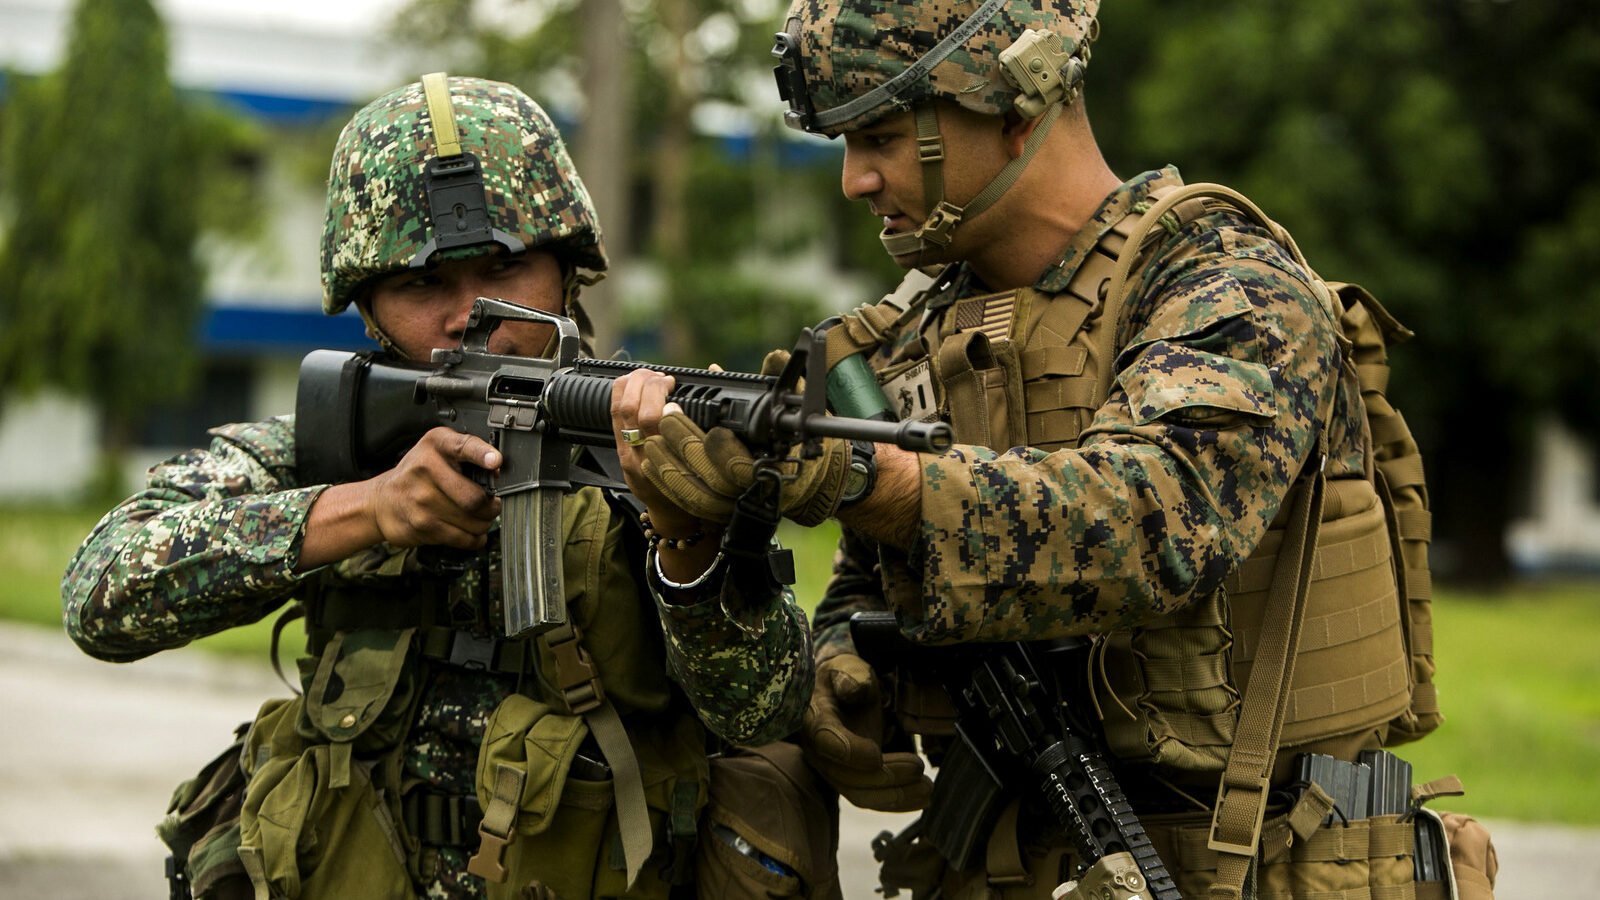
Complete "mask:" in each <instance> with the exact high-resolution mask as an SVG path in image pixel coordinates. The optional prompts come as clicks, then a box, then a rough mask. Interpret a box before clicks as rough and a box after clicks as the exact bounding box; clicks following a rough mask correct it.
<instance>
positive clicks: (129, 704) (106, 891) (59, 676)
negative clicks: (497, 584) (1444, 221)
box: [0, 623, 1600, 900]
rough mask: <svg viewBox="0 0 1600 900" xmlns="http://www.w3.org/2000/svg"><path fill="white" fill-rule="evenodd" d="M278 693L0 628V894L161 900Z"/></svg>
mask: <svg viewBox="0 0 1600 900" xmlns="http://www.w3.org/2000/svg"><path fill="white" fill-rule="evenodd" d="M283 692H284V687H283V685H281V684H279V683H278V681H277V679H276V677H275V676H274V675H273V674H272V673H271V672H270V670H269V669H268V668H267V666H266V665H265V663H263V664H261V665H260V666H253V665H244V664H240V663H227V662H221V661H218V660H215V659H213V658H211V657H209V656H207V655H205V654H203V653H200V652H198V651H187V650H185V651H177V652H173V653H165V654H161V655H159V656H156V657H153V658H151V659H148V660H143V661H141V662H139V663H136V664H134V665H123V666H116V665H110V664H107V663H100V662H96V661H94V660H92V659H89V658H88V657H86V656H84V655H83V654H81V653H79V652H78V650H77V649H76V648H75V647H73V646H72V645H71V643H70V642H68V641H67V639H66V638H65V637H64V636H62V635H61V634H60V633H59V632H55V631H53V630H49V629H41V628H30V627H26V626H17V625H11V624H6V623H0V900H9V898H17V900H21V898H29V900H91V898H92V900H165V898H166V896H167V894H166V885H165V880H164V879H163V878H162V876H161V860H162V858H163V857H164V856H165V853H164V848H163V847H162V845H161V843H160V841H158V840H157V839H156V837H155V832H154V830H153V829H154V824H155V822H156V820H158V819H159V818H160V816H161V813H162V811H163V810H164V809H165V808H166V802H167V798H168V797H169V796H170V795H171V792H172V788H173V786H174V785H176V784H177V783H178V782H179V781H180V780H182V779H183V778H186V777H188V776H189V775H190V774H192V773H193V772H194V771H195V770H196V769H198V768H199V767H200V765H202V764H203V763H204V762H205V761H206V760H207V759H209V758H210V756H211V755H213V754H214V753H215V752H217V751H218V750H220V749H221V747H222V746H223V743H224V741H225V740H226V738H227V735H228V734H229V732H230V731H231V730H232V728H233V727H234V726H235V725H237V724H238V723H239V722H241V721H243V720H244V719H247V718H250V717H251V714H252V713H253V711H254V710H255V709H256V707H257V706H259V705H260V703H261V701H262V700H264V699H266V698H268V697H273V696H279V695H281V694H282V693H283ZM906 821H908V817H905V816H891V815H885V814H878V813H866V812H860V811H855V810H852V811H849V812H847V813H846V816H845V821H844V835H845V836H844V841H843V847H842V849H841V851H840V864H841V870H842V871H843V872H844V873H845V874H844V877H845V896H846V898H848V900H870V898H872V897H874V894H873V891H872V888H873V887H874V886H875V885H876V866H875V864H874V863H873V862H872V856H871V853H870V851H869V850H868V849H867V842H868V841H869V840H870V839H871V837H872V835H874V834H876V833H878V832H879V831H881V830H883V829H885V828H890V829H897V828H899V827H901V826H902V825H903V824H904V823H905V822H906ZM1491 828H1492V830H1493V831H1494V835H1495V844H1496V847H1497V848H1498V850H1499V854H1500V865H1501V877H1500V886H1499V890H1498V891H1497V892H1496V895H1497V897H1498V898H1499V900H1545V898H1551V897H1561V898H1569V900H1600V829H1568V828H1557V827H1546V826H1529V825H1522V824H1512V823H1506V822H1498V823H1491Z"/></svg>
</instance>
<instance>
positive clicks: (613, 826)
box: [468, 694, 707, 898]
mask: <svg viewBox="0 0 1600 900" xmlns="http://www.w3.org/2000/svg"><path fill="white" fill-rule="evenodd" d="M588 735H589V726H588V724H587V723H586V722H585V721H584V719H583V717H582V716H574V715H566V714H564V713H562V712H559V711H557V710H556V709H555V708H554V707H552V706H549V705H547V704H544V703H540V702H538V701H536V700H533V699H531V698H529V697H527V696H524V695H521V694H513V695H511V696H509V697H507V698H506V699H505V700H504V701H502V702H501V704H500V706H499V707H497V708H496V709H495V711H494V714H493V715H492V716H491V717H490V719H489V724H488V727H487V729H486V730H485V732H484V739H483V744H482V747H481V748H480V750H479V755H478V772H477V782H478V785H477V793H478V801H479V803H480V804H481V805H482V807H483V822H482V824H481V825H480V826H479V835H480V837H481V844H480V846H479V848H478V852H477V854H476V855H475V856H474V857H473V858H472V861H471V863H470V864H469V866H468V871H470V872H472V873H473V874H476V875H479V876H481V877H483V878H484V879H485V880H486V881H487V882H488V885H487V886H488V894H487V896H489V897H491V898H498V897H505V898H521V897H523V896H526V895H525V894H524V889H525V888H530V887H531V888H535V889H536V891H535V893H534V896H542V895H540V894H538V893H537V890H540V889H542V890H547V891H552V892H554V894H555V896H558V897H591V896H616V897H622V896H627V897H651V898H665V897H667V896H668V894H669V892H670V889H671V881H672V880H673V871H672V870H673V869H674V862H675V861H677V860H678V859H679V858H682V862H681V863H680V866H681V868H682V869H683V870H684V872H685V877H687V871H688V867H689V865H690V864H689V862H688V861H687V860H688V858H690V857H687V856H686V854H692V851H693V842H694V840H695V832H696V828H697V820H698V818H699V811H700V809H701V808H702V807H703V806H704V805H705V801H706V782H707V777H706V774H705V771H706V761H705V756H704V749H703V747H702V745H701V744H702V742H703V739H704V738H703V732H701V731H700V730H699V726H698V725H697V724H696V723H695V722H694V720H693V719H690V718H688V717H678V727H677V728H676V729H673V728H671V727H667V728H663V729H653V728H649V727H643V726H641V725H639V724H638V723H635V724H634V725H633V726H631V727H630V729H629V737H630V738H631V740H632V743H633V746H634V748H635V750H636V751H637V753H638V761H639V767H640V771H641V775H642V777H643V780H644V789H645V803H646V806H647V808H648V812H649V818H650V830H651V834H652V835H654V836H655V851H654V852H653V853H652V854H651V855H650V857H649V859H648V861H647V862H646V863H645V866H644V869H643V872H642V874H641V875H640V876H639V879H638V881H637V882H636V883H635V884H634V885H633V886H632V887H631V888H630V887H629V885H628V883H627V875H626V872H625V871H624V860H623V851H622V841H621V837H620V835H621V827H620V825H619V822H618V818H617V811H616V797H615V788H614V779H613V778H612V776H611V772H610V769H609V768H608V766H607V764H606V762H605V760H604V759H601V758H598V757H599V754H598V753H597V752H595V750H594V744H593V742H588V743H586V742H585V738H587V737H588Z"/></svg>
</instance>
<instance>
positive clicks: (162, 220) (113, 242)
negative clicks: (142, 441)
mask: <svg viewBox="0 0 1600 900" xmlns="http://www.w3.org/2000/svg"><path fill="white" fill-rule="evenodd" d="M10 81H11V83H12V84H14V85H15V91H14V93H13V95H12V97H11V99H10V102H9V103H8V104H7V106H6V109H5V126H4V131H3V137H4V147H3V151H4V152H3V153H0V160H3V165H4V180H3V186H4V189H5V191H6V196H7V198H8V204H7V205H8V207H9V212H10V214H11V215H10V222H9V228H8V230H7V231H6V233H5V237H4V243H3V245H0V285H4V286H5V287H4V289H3V290H0V389H24V390H26V389H32V388H37V387H39V386H42V385H44V384H55V385H59V386H61V387H63V388H66V389H67V390H68V391H70V392H73V393H76V394H80V395H83V396H86V397H88V398H90V399H91V400H93V401H94V402H95V403H96V404H97V405H98V406H99V408H100V409H101V411H102V412H103V413H104V414H105V416H106V417H107V434H106V440H107V444H108V447H109V448H110V449H111V450H112V451H113V452H115V451H117V450H118V449H120V448H122V447H125V446H126V444H127V439H128V434H127V431H128V424H129V422H130V419H131V418H132V417H133V416H135V415H137V414H138V413H139V412H140V411H141V410H143V409H145V408H146V407H147V406H148V405H149V404H151V403H152V402H153V401H155V400H157V399H165V398H169V397H171V396H172V395H173V394H174V393H175V392H181V391H183V390H184V389H185V388H186V387H187V386H188V384H189V383H190V381H191V379H192V376H193V372H194V369H195V365H196V359H195V354H194V351H193V349H192V341H191V340H190V336H191V335H192V334H193V332H194V329H195V323H196V320H197V317H198V315H199V313H200V309H201V301H202V295H201V285H202V274H201V269H200V266H199V265H198V263H197V262H196V259H195V252H194V243H195V237H196V230H197V224H196V202H197V190H198V188H197V186H196V184H195V180H196V179H195V178H194V177H193V176H194V172H193V169H192V166H191V161H192V160H194V159H195V157H196V153H195V151H194V148H193V147H192V146H191V145H190V143H189V141H188V140H187V138H188V137H189V134H190V128H189V125H188V119H187V118H186V117H185V115H184V112H183V110H182V108H181V106H180V103H179V99H178V96H177V93H176V91H175V90H174V88H173V86H172V83H171V82H170V80H169V79H168V76H167V44H166V31H165V28H164V26H163V24H162V22H161V20H160V18H159V17H158V16H157V14H156V12H155V10H154V9H153V8H152V6H151V4H150V2H149V0H79V3H78V5H77V7H76V8H75V10H74V13H73V19H72V25H71V32H70V36H69V39H68V42H67V55H66V58H65V60H64V62H63V64H62V65H61V67H60V69H59V70H58V71H56V72H55V73H53V74H51V75H48V76H45V77H43V78H41V79H38V80H34V81H25V80H22V79H19V78H12V79H10Z"/></svg>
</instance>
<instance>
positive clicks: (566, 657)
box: [538, 619, 654, 886]
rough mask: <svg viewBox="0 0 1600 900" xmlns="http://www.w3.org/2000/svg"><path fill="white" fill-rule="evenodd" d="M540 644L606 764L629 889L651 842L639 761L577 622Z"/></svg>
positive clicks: (542, 638) (547, 635)
mask: <svg viewBox="0 0 1600 900" xmlns="http://www.w3.org/2000/svg"><path fill="white" fill-rule="evenodd" d="M538 640H539V641H540V643H543V644H544V645H545V646H546V647H548V648H549V650H550V652H551V654H552V655H553V656H554V657H555V661H556V665H555V668H556V672H555V675H556V685H555V687H556V690H557V693H558V694H559V695H560V698H561V702H563V703H564V704H566V706H567V709H568V710H569V711H571V713H572V714H573V715H581V716H583V718H584V721H585V722H587V723H588V724H589V731H590V732H591V733H593V734H594V739H595V742H596V743H598V744H599V745H600V752H601V753H602V754H604V756H605V758H606V764H607V765H609V766H611V775H612V779H613V781H612V789H613V790H614V791H615V792H616V797H617V826H618V829H619V830H620V831H621V834H622V852H623V859H624V860H625V862H626V865H627V870H628V884H629V886H632V885H633V883H634V881H635V879H637V878H638V877H639V871H640V870H641V869H643V868H644V863H645V859H646V858H647V857H648V856H649V855H650V850H651V846H652V845H653V843H654V837H653V834H652V832H651V830H650V812H649V810H648V809H647V808H646V806H645V797H644V776H643V774H642V773H641V772H640V771H639V756H638V754H637V753H635V752H634V749H633V742H632V741H631V740H630V739H629V738H628V730H627V728H626V727H625V726H624V725H623V724H622V716H621V715H619V714H618V713H617V707H616V704H614V703H612V702H611V699H610V698H609V697H607V696H606V693H605V689H604V687H602V686H601V684H600V673H599V672H598V671H596V669H595V666H594V663H593V661H592V660H591V659H590V658H589V653H588V651H587V650H585V649H584V648H583V634H582V632H580V631H579V630H578V626H577V623H575V622H573V621H572V620H571V619H568V620H567V621H566V622H565V623H563V624H561V625H558V626H557V627H555V628H554V629H551V630H550V631H547V632H545V633H543V634H541V635H539V637H538Z"/></svg>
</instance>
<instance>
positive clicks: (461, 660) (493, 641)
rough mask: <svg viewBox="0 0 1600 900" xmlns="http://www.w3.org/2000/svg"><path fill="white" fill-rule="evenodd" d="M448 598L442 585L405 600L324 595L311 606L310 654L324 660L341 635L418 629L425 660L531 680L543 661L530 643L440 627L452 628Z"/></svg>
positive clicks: (344, 592)
mask: <svg viewBox="0 0 1600 900" xmlns="http://www.w3.org/2000/svg"><path fill="white" fill-rule="evenodd" d="M444 595H445V590H444V586H443V585H442V584H437V583H435V584H434V585H433V587H432V589H428V588H423V589H420V590H416V591H413V592H412V593H409V594H407V595H405V596H403V597H396V596H394V595H393V594H390V593H385V592H378V591H366V590H362V589H360V588H341V589H333V588H329V589H327V590H324V591H323V592H322V594H321V596H320V597H318V598H317V599H316V600H315V601H313V602H312V603H311V612H310V614H309V615H308V616H307V621H306V633H307V641H306V647H307V651H308V652H309V654H310V655H312V656H318V655H320V654H321V652H322V648H323V647H325V646H327V643H328V641H329V640H330V639H332V637H333V635H334V634H336V633H338V632H340V631H360V630H368V629H378V630H397V629H401V628H415V629H416V632H417V652H418V653H419V654H420V655H421V656H422V657H423V658H424V659H431V660H434V661H435V662H440V663H445V664H447V665H452V666H460V667H462V668H467V669H478V670H481V671H487V672H496V673H499V674H502V675H522V674H526V673H528V672H531V671H533V669H534V668H535V667H536V666H537V665H538V656H537V655H536V654H535V653H533V652H532V648H531V646H530V644H529V642H527V641H512V640H507V639H505V638H503V637H489V636H486V635H482V634H476V633H474V632H472V631H470V630H467V629H464V628H453V627H451V626H450V625H448V624H436V623H444V622H448V613H447V612H446V611H445V609H444V601H443V598H444ZM380 597H381V600H380V599H379V598H380Z"/></svg>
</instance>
